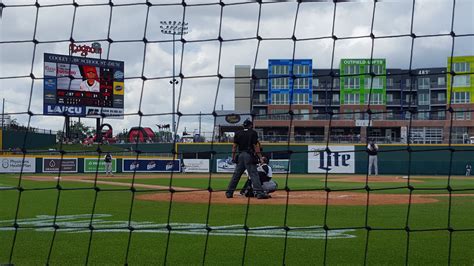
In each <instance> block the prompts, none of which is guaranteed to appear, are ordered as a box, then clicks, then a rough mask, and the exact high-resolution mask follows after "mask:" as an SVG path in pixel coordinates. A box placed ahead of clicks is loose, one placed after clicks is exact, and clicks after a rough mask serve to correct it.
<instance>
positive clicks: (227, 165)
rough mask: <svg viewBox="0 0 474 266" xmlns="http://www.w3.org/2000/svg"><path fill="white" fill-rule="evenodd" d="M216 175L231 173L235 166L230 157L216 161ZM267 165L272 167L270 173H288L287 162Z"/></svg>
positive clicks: (288, 164)
mask: <svg viewBox="0 0 474 266" xmlns="http://www.w3.org/2000/svg"><path fill="white" fill-rule="evenodd" d="M216 165H217V172H218V173H233V172H234V170H235V164H234V163H232V157H227V158H223V159H217V160H216ZM269 165H270V166H271V167H272V173H276V174H280V173H286V172H288V171H290V163H289V160H271V159H270V163H269Z"/></svg>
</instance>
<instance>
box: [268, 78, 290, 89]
mask: <svg viewBox="0 0 474 266" xmlns="http://www.w3.org/2000/svg"><path fill="white" fill-rule="evenodd" d="M289 88H290V86H289V85H288V78H272V89H289Z"/></svg>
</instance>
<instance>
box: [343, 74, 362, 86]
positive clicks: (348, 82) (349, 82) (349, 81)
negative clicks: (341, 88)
mask: <svg viewBox="0 0 474 266" xmlns="http://www.w3.org/2000/svg"><path fill="white" fill-rule="evenodd" d="M344 83H345V88H348V89H358V88H359V87H360V85H359V78H355V77H350V78H345V82H344Z"/></svg>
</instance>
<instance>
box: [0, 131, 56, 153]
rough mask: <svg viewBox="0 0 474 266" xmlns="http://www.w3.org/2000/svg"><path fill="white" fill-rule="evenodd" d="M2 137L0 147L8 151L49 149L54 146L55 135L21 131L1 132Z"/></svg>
mask: <svg viewBox="0 0 474 266" xmlns="http://www.w3.org/2000/svg"><path fill="white" fill-rule="evenodd" d="M1 135H2V137H1V138H0V141H1V142H2V145H1V146H0V147H1V148H2V149H3V150H8V149H21V148H23V144H24V145H25V146H24V147H25V148H26V149H38V148H44V147H49V146H52V145H55V144H56V135H55V134H43V133H36V132H32V131H28V132H27V131H21V130H2V131H1Z"/></svg>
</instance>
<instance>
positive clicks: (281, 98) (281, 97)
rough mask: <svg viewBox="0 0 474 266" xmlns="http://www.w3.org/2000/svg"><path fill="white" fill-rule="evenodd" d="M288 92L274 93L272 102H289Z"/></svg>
mask: <svg viewBox="0 0 474 266" xmlns="http://www.w3.org/2000/svg"><path fill="white" fill-rule="evenodd" d="M288 103H289V101H288V94H287V93H281V94H278V93H276V94H272V104H288Z"/></svg>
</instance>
